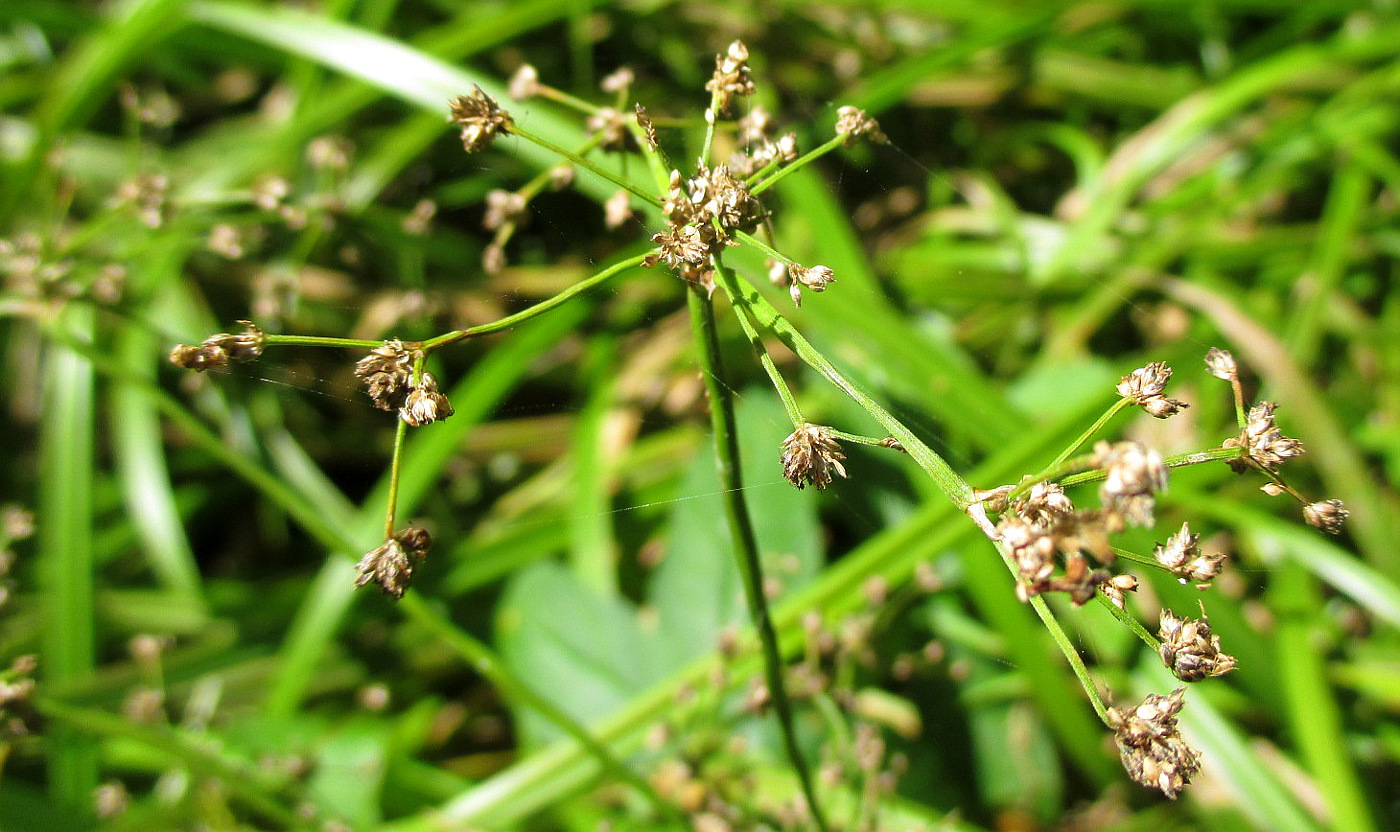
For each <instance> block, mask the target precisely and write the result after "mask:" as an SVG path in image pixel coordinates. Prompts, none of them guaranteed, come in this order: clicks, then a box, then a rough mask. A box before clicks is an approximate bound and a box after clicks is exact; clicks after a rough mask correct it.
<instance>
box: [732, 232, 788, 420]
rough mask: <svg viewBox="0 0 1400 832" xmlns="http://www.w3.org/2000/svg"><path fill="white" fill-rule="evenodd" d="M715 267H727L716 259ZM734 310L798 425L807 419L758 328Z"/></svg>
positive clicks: (760, 360) (744, 315) (745, 316)
mask: <svg viewBox="0 0 1400 832" xmlns="http://www.w3.org/2000/svg"><path fill="white" fill-rule="evenodd" d="M715 268H716V269H717V270H719V269H725V268H727V267H726V266H725V265H724V264H722V263H720V262H719V261H718V259H716V261H715ZM735 312H736V314H735V315H734V317H735V318H738V320H739V326H740V328H742V329H743V330H744V335H745V336H746V337H747V338H748V339H749V346H751V347H753V351H754V353H755V354H757V355H758V363H760V364H762V365H763V370H764V372H766V373H768V380H769V381H771V382H773V387H774V389H776V390H777V391H778V398H780V399H782V400H783V409H784V410H786V411H787V415H788V419H790V420H792V426H793V427H800V426H801V425H802V424H804V423H805V422H806V421H807V420H806V419H804V418H803V417H802V408H800V407H798V406H797V399H796V397H794V396H793V395H792V390H791V389H789V388H788V385H787V381H786V380H785V379H784V378H783V375H782V373H780V372H778V365H777V364H774V363H773V357H772V356H771V355H769V354H768V350H767V349H765V348H764V346H763V339H762V338H760V337H759V334H758V330H757V329H755V328H754V325H753V321H751V320H749V316H748V315H746V314H745V313H744V310H742V309H739V308H738V307H735Z"/></svg>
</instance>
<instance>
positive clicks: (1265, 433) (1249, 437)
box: [1225, 402, 1304, 471]
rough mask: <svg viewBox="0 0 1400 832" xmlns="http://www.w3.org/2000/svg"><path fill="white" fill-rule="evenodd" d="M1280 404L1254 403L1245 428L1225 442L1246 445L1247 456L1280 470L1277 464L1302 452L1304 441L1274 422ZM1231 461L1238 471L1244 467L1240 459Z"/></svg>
mask: <svg viewBox="0 0 1400 832" xmlns="http://www.w3.org/2000/svg"><path fill="white" fill-rule="evenodd" d="M1277 407H1278V405H1276V404H1274V403H1273V402H1260V403H1259V404H1256V405H1255V406H1254V407H1251V408H1250V409H1249V416H1248V417H1247V418H1246V419H1245V424H1244V431H1242V432H1241V433H1240V435H1239V436H1237V437H1233V438H1231V439H1227V440H1225V445H1226V446H1227V447H1232V448H1243V449H1244V453H1245V455H1246V456H1248V457H1249V458H1250V459H1252V460H1254V461H1255V462H1256V463H1258V464H1259V465H1261V466H1263V467H1264V468H1267V469H1269V470H1270V471H1276V470H1278V466H1280V465H1282V464H1283V463H1284V462H1285V461H1286V460H1289V459H1292V458H1293V457H1295V456H1302V455H1303V451H1304V448H1303V443H1302V442H1299V441H1298V440H1297V439H1291V438H1289V437H1287V436H1284V435H1283V432H1282V431H1280V430H1279V429H1278V428H1277V427H1275V426H1274V410H1275V409H1276V408H1277ZM1231 462H1233V463H1234V464H1232V465H1231V467H1232V468H1234V469H1235V470H1236V471H1241V470H1243V468H1242V467H1241V466H1240V465H1239V463H1238V461H1237V460H1231Z"/></svg>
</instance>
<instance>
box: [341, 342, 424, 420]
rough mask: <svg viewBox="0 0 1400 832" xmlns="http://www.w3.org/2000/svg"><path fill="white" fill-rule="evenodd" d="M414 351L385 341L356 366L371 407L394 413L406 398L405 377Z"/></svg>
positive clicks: (411, 362) (399, 344)
mask: <svg viewBox="0 0 1400 832" xmlns="http://www.w3.org/2000/svg"><path fill="white" fill-rule="evenodd" d="M415 357H416V356H415V353H414V351H413V350H410V349H408V348H407V347H405V346H404V345H403V342H402V341H397V340H394V341H385V342H384V344H383V345H382V346H379V347H375V348H374V349H373V350H372V351H371V352H370V354H369V355H367V356H365V357H364V358H361V359H360V360H359V361H358V362H356V364H355V375H356V376H357V377H358V378H359V379H360V380H361V381H362V382H364V385H365V392H367V393H369V397H370V399H371V400H372V401H373V402H374V406H375V407H377V408H379V409H380V410H397V409H399V407H401V406H402V405H403V401H404V399H405V398H406V397H407V396H408V377H409V375H410V373H411V372H412V370H413V361H414V358H415Z"/></svg>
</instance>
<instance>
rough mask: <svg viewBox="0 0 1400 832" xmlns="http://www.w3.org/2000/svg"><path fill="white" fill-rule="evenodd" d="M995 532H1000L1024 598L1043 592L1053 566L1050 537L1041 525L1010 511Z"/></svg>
mask: <svg viewBox="0 0 1400 832" xmlns="http://www.w3.org/2000/svg"><path fill="white" fill-rule="evenodd" d="M997 531H998V532H1000V533H1001V543H1002V545H1003V546H1005V547H1006V551H1007V553H1008V554H1010V555H1011V559H1012V560H1014V561H1015V562H1016V571H1017V572H1018V573H1020V578H1021V582H1022V583H1023V584H1024V585H1025V586H1026V588H1027V592H1026V593H1025V594H1026V597H1029V596H1031V595H1036V594H1039V593H1040V592H1042V591H1044V590H1045V589H1046V588H1047V587H1048V585H1049V584H1048V582H1049V580H1050V575H1051V573H1052V572H1053V571H1054V569H1055V551H1056V548H1057V547H1056V545H1055V539H1054V537H1053V536H1051V534H1050V533H1049V532H1048V531H1047V530H1046V529H1045V528H1044V527H1043V526H1040V525H1038V524H1036V523H1032V522H1030V521H1029V520H1027V519H1025V518H1024V517H1019V516H1016V515H1012V514H1008V515H1006V516H1004V517H1002V519H1001V522H1000V523H998V524H997ZM1023 600H1024V599H1023Z"/></svg>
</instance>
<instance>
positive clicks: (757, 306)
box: [715, 269, 975, 511]
mask: <svg viewBox="0 0 1400 832" xmlns="http://www.w3.org/2000/svg"><path fill="white" fill-rule="evenodd" d="M715 274H716V276H717V279H718V281H719V285H720V286H721V287H722V288H723V289H724V291H725V294H727V295H729V299H730V301H731V302H732V303H733V304H734V306H735V307H736V308H738V309H740V310H741V311H743V312H744V313H746V314H748V315H751V316H752V317H753V319H754V320H755V321H756V322H757V323H758V324H759V325H760V326H763V327H766V328H767V329H768V330H769V331H771V332H772V333H773V334H774V335H776V336H777V337H778V339H779V340H780V341H782V342H783V343H784V344H785V345H787V347H788V349H790V350H792V351H793V352H794V353H796V354H797V357H798V358H801V359H802V360H803V361H804V362H806V364H807V365H808V366H810V367H811V368H812V369H814V370H816V371H817V372H818V373H820V374H821V375H822V377H824V378H825V379H826V380H827V381H829V382H831V383H832V384H834V385H836V386H837V387H838V388H840V390H841V391H842V392H844V393H845V394H846V395H847V396H849V397H850V398H851V399H852V400H853V401H855V403H856V404H858V405H860V406H861V407H862V408H864V409H865V411H866V412H867V413H869V414H870V415H871V416H872V417H874V419H875V421H877V422H879V423H880V425H881V427H883V428H884V429H885V430H887V431H889V432H890V435H891V436H893V437H894V438H895V439H896V440H897V441H898V442H899V444H900V445H902V446H903V447H904V449H905V450H906V451H908V452H909V455H910V456H911V457H913V459H914V461H915V462H916V463H918V465H919V467H920V468H923V469H924V471H925V472H926V473H927V474H928V475H929V476H930V477H932V478H933V481H934V482H935V483H936V484H937V485H938V487H939V489H940V490H942V491H943V493H944V494H945V495H947V497H948V499H949V500H950V501H951V502H952V503H953V505H955V506H957V507H958V510H959V511H967V510H968V507H969V506H971V505H973V503H974V502H975V498H974V494H973V488H972V486H970V485H968V484H967V482H966V481H965V480H964V479H963V478H962V477H960V476H958V474H957V472H956V471H954V470H953V468H952V466H950V465H949V464H948V463H947V461H945V460H944V459H943V457H941V456H939V455H938V454H937V453H935V452H934V450H933V449H932V448H930V447H929V446H928V445H926V444H925V443H924V442H923V440H921V439H919V437H917V436H915V435H914V434H913V433H912V432H911V431H910V430H909V429H908V428H906V427H905V426H904V424H903V423H902V422H900V421H899V420H898V419H896V418H895V417H894V416H892V415H890V413H889V412H888V411H886V410H885V409H884V408H883V407H881V406H880V404H879V403H878V402H876V401H875V400H874V399H872V398H871V397H870V396H868V395H867V394H866V393H865V391H863V390H861V389H860V388H859V387H856V386H855V385H854V384H852V383H851V382H850V381H849V380H848V379H847V378H846V377H845V376H844V375H842V373H841V372H840V371H839V370H837V369H836V367H835V366H833V365H832V363H831V362H830V361H828V360H827V358H826V356H824V355H822V354H821V353H820V352H818V351H817V350H816V348H815V347H813V346H812V345H811V343H810V342H808V341H807V339H806V338H804V337H802V334H801V333H800V332H798V331H797V330H796V329H794V328H793V326H792V324H790V323H788V321H787V319H786V318H784V317H783V316H782V315H780V314H778V311H777V310H776V309H774V308H773V305H772V304H770V303H769V302H768V301H767V300H766V299H765V298H764V297H763V296H762V295H761V294H759V292H758V290H757V289H755V288H754V287H753V286H752V285H751V284H749V283H747V282H746V281H741V279H740V278H739V277H738V276H737V275H735V274H734V273H733V272H731V271H729V270H728V269H719V270H716V272H715Z"/></svg>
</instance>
